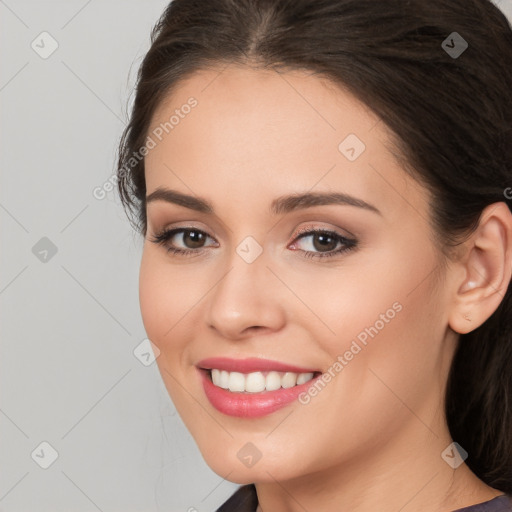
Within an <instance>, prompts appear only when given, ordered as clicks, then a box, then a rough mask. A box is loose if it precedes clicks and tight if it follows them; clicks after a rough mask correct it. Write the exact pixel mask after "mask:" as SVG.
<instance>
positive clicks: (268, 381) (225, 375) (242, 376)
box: [211, 368, 313, 393]
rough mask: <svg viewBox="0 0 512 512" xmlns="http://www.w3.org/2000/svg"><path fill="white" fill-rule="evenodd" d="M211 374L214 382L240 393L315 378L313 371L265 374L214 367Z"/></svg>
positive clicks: (285, 387) (284, 385)
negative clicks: (229, 370) (230, 370)
mask: <svg viewBox="0 0 512 512" xmlns="http://www.w3.org/2000/svg"><path fill="white" fill-rule="evenodd" d="M211 376H212V382H213V383H214V384H215V386H218V387H220V388H223V389H229V391H233V392H238V393H240V392H243V391H246V392H248V393H260V392H261V391H275V390H277V389H280V388H284V389H287V388H292V387H293V386H295V385H300V384H305V383H306V382H308V381H310V380H311V379H312V378H313V373H293V372H275V371H272V372H268V373H267V375H266V376H265V375H264V374H263V373H262V372H252V373H240V372H228V371H226V370H218V369H216V368H212V370H211Z"/></svg>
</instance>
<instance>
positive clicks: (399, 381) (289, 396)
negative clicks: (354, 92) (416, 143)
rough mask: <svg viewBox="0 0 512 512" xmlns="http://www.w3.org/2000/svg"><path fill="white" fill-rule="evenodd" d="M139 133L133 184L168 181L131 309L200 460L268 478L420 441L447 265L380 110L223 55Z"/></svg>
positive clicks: (439, 350) (434, 386) (314, 81)
mask: <svg viewBox="0 0 512 512" xmlns="http://www.w3.org/2000/svg"><path fill="white" fill-rule="evenodd" d="M191 98H193V99H191ZM187 105H188V106H187ZM173 116H174V117H173ZM165 123H167V125H165ZM164 126H165V127H164ZM163 127H164V128H163ZM148 135H149V136H150V137H151V138H152V140H153V142H154V143H155V144H153V143H150V144H148V147H149V146H154V147H152V149H150V150H149V153H148V154H147V156H146V184H147V197H150V196H152V195H153V193H154V192H155V191H156V190H157V189H159V190H169V191H173V192H174V193H173V194H172V193H170V192H169V193H168V194H167V196H165V194H160V196H159V197H160V198H158V197H156V196H155V195H153V198H154V199H153V200H149V201H148V203H147V236H146V240H145V243H144V250H143V257H142V263H141V269H140V304H141V312H142V318H143V321H144V326H145V328H146V332H147V335H148V337H149V339H150V340H151V341H152V342H153V343H154V345H156V347H158V350H159V351H160V355H159V357H158V358H157V363H158V366H159V369H160V371H161V374H162V377H163V379H164V382H165V384H166V387H167V389H168V391H169V393H170V395H171V398H172V400H173V402H174V404H175V406H176V409H177V410H178V412H179V414H180V415H181V417H182V419H183V421H184V422H185V424H186V426H187V428H188V429H189V430H190V432H191V434H192V435H193V437H194V438H195V440H196V442H197V444H198V446H199V449H200V450H201V452H202V454H203V456H204V458H205V459H206V461H207V463H208V464H209V465H210V466H211V467H212V468H213V470H214V471H216V472H217V473H218V474H220V475H222V476H223V477H226V478H227V479H228V480H231V481H234V482H239V483H245V482H258V481H271V480H273V479H277V480H279V481H281V480H285V479H290V478H294V477H298V476H301V475H307V474H311V473H313V472H318V471H322V470H326V469H329V470H331V471H332V469H333V468H334V467H339V468H342V467H345V468H348V467H352V468H354V467H356V466H355V465H357V464H358V463H360V462H361V461H366V462H368V460H369V457H373V458H379V457H384V455H385V454H387V455H389V454H390V453H393V456H395V457H396V459H397V460H403V457H402V455H403V454H404V453H406V451H407V450H409V452H410V447H411V443H416V444H417V446H422V445H423V443H430V444H432V443H433V442H434V441H432V440H433V439H434V438H435V435H433V434H436V435H437V434H439V433H440V432H441V431H442V429H443V428H444V427H443V425H444V423H443V414H442V407H441V406H440V404H441V400H442V394H443V389H444V385H445V378H446V375H447V371H448V369H449V364H450V360H451V356H452V353H453V347H454V344H455V341H456V337H455V335H454V333H453V331H451V330H450V329H449V328H448V327H447V325H448V320H447V318H448V315H449V297H448V293H447V291H446V290H447V287H445V286H440V283H442V282H443V279H445V282H446V279H447V276H448V275H447V274H446V275H445V274H444V272H445V271H444V270H442V269H443V267H442V266H441V264H440V262H441V259H440V255H439V253H438V252H437V250H436V247H435V246H434V244H433V242H432V233H431V230H430V227H429V220H428V219H429V209H428V194H427V192H426V191H425V189H423V188H422V187H420V185H418V183H417V182H416V181H414V180H413V179H412V178H411V177H409V176H408V175H407V174H406V173H405V172H404V170H403V169H402V168H401V167H400V166H399V164H398V163H397V162H396V161H395V160H394V158H393V157H392V155H391V153H390V151H389V147H390V145H389V142H390V139H389V133H388V132H387V131H386V128H385V126H384V124H383V123H382V122H379V119H378V118H377V117H375V115H374V114H372V113H371V112H370V111H369V110H368V109H367V108H365V106H364V105H363V104H361V103H359V102H358V101H357V100H356V99H355V98H354V97H353V96H351V95H349V94H348V93H346V92H344V91H342V90H341V89H339V88H337V87H334V86H333V85H332V84H331V85H329V84H328V83H327V82H325V81H322V80H320V79H319V78H318V77H314V76H311V75H309V74H307V73H301V72H287V73H284V74H278V73H276V72H274V71H258V70H253V69H250V68H244V67H235V66H229V67H227V68H226V69H224V70H223V71H222V72H221V70H220V68H219V69H215V70H213V69H212V70H208V71H203V72H200V73H196V74H194V75H193V76H191V77H190V78H189V79H187V80H186V81H183V82H182V83H181V84H180V86H179V88H178V89H176V90H175V91H174V92H173V94H172V95H171V96H169V97H168V98H167V99H166V101H165V102H164V103H162V104H161V105H160V107H159V109H158V111H157V112H156V113H155V115H154V117H153V120H152V125H151V128H150V131H149V132H148ZM160 139H161V140H160ZM184 196H187V197H184ZM299 196H304V197H303V198H302V199H300V200H297V199H296V198H297V197H299ZM165 197H166V198H167V199H165ZM206 203H207V205H206ZM174 229H182V230H183V229H186V230H187V231H177V232H175V233H174V234H171V235H170V236H169V237H168V238H167V240H165V239H164V238H162V239H161V240H160V242H161V243H156V242H154V241H152V240H154V239H155V237H156V236H157V235H159V234H161V233H162V231H164V230H174ZM314 230H316V231H319V233H314V232H312V231H314ZM169 249H178V250H179V249H181V250H184V251H189V252H188V253H173V252H171V251H169ZM212 374H213V378H214V381H215V383H212V382H211V379H212ZM311 374H312V375H311ZM312 377H313V378H312ZM311 378H312V379H311ZM297 379H298V384H297ZM308 379H311V380H308ZM226 387H227V388H228V389H225V388H226ZM242 390H245V391H242ZM441 437H442V436H439V438H440V439H441ZM439 442H440V443H441V444H440V445H439V452H438V453H440V452H441V450H442V449H443V448H445V447H446V444H444V445H443V444H442V443H444V442H445V441H444V440H442V441H439ZM436 456H438V455H437V454H436ZM382 460H384V459H382Z"/></svg>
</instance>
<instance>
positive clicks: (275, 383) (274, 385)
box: [265, 372, 281, 391]
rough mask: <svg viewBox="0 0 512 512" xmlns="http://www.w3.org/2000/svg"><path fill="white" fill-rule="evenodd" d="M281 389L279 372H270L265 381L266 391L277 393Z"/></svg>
mask: <svg viewBox="0 0 512 512" xmlns="http://www.w3.org/2000/svg"><path fill="white" fill-rule="evenodd" d="M280 387H281V375H279V373H277V372H268V374H267V378H266V379H265V389H266V390H267V391H275V390H276V389H279V388H280Z"/></svg>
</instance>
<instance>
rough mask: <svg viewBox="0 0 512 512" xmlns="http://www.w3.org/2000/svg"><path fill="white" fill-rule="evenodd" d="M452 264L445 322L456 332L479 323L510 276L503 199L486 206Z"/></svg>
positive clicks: (510, 239)
mask: <svg viewBox="0 0 512 512" xmlns="http://www.w3.org/2000/svg"><path fill="white" fill-rule="evenodd" d="M463 245H464V246H465V249H466V250H464V251H462V254H463V256H462V257H461V258H460V259H459V260H458V261H457V263H456V265H457V266H458V267H459V268H460V270H461V272H460V273H459V272H456V273H454V275H457V276H461V277H460V278H459V277H457V278H456V279H455V281H454V294H455V295H454V297H453V307H452V308H451V311H450V314H449V317H448V323H449V325H450V327H451V328H452V329H453V330H454V331H455V332H458V333H460V334H466V333H468V332H471V331H473V330H474V329H476V328H477V327H479V326H480V325H482V324H483V323H484V322H485V321H486V320H487V319H488V318H489V317H490V316H491V315H492V314H493V313H494V311H496V309H497V308H498V306H499V305H500V303H501V301H502V300H503V298H504V297H505V293H506V291H507V288H508V285H509V283H510V278H511V276H512V214H511V212H510V210H509V208H508V206H507V204H506V203H504V202H499V203H494V204H491V205H489V206H487V207H486V208H485V209H484V210H483V212H482V214H481V215H480V221H479V223H478V227H477V228H476V230H475V231H474V233H473V234H472V235H471V237H470V238H469V239H468V240H466V242H464V244H463Z"/></svg>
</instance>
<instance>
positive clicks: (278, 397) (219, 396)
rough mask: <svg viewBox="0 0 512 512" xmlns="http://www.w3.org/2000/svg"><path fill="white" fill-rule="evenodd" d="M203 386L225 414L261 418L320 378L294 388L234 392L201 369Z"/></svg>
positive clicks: (218, 408)
mask: <svg viewBox="0 0 512 512" xmlns="http://www.w3.org/2000/svg"><path fill="white" fill-rule="evenodd" d="M199 373H200V374H201V378H202V380H203V388H204V392H205V394H206V397H207V398H208V400H209V401H210V403H211V404H212V405H213V407H215V409H217V410H218V411H220V412H221V413H223V414H227V415H228V416H236V417H239V418H259V417H261V416H266V415H267V414H271V413H273V412H275V411H277V410H279V409H281V408H283V407H286V406H287V405H289V404H290V403H292V402H293V401H294V400H297V398H298V396H299V395H300V394H301V393H303V392H305V391H306V390H307V389H308V388H309V386H311V384H312V383H313V382H314V381H315V380H316V379H317V378H318V377H315V378H314V379H311V380H310V381H308V382H306V383H305V384H300V385H299V386H294V387H292V388H287V389H284V388H281V389H276V390H275V391H262V392H261V393H234V392H232V391H228V390H227V389H223V388H219V387H218V386H215V385H214V384H213V382H212V381H211V380H210V379H209V378H208V375H207V372H206V371H205V370H199Z"/></svg>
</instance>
